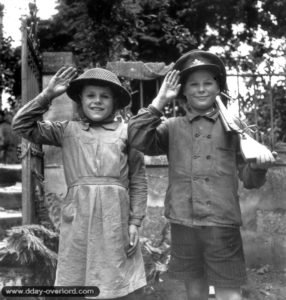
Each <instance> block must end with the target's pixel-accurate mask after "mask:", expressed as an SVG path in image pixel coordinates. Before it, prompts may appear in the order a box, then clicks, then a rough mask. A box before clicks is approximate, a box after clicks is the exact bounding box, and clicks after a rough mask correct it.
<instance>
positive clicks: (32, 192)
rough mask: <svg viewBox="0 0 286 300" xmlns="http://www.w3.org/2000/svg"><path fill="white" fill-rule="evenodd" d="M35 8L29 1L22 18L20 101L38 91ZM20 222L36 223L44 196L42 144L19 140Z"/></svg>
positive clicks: (39, 61) (39, 85) (38, 73)
mask: <svg viewBox="0 0 286 300" xmlns="http://www.w3.org/2000/svg"><path fill="white" fill-rule="evenodd" d="M36 11H37V8H36V6H35V5H34V6H33V4H32V5H31V4H30V14H31V15H30V16H29V18H27V19H25V20H24V19H23V20H22V28H21V30H22V53H21V63H22V70H21V76H22V79H21V80H22V104H25V103H27V102H28V101H30V100H31V99H33V98H34V97H35V96H36V95H38V94H39V93H40V92H41V90H42V74H41V69H42V68H41V65H42V64H41V59H40V55H39V52H38V50H37V49H38V46H37V38H36V27H37V26H36V24H37V23H36V22H37V21H36ZM21 158H22V223H23V224H32V223H39V219H40V217H39V215H40V214H39V211H40V208H41V206H42V202H43V199H44V188H43V181H44V163H43V152H42V146H41V145H36V144H33V143H30V142H29V141H27V140H26V139H22V144H21Z"/></svg>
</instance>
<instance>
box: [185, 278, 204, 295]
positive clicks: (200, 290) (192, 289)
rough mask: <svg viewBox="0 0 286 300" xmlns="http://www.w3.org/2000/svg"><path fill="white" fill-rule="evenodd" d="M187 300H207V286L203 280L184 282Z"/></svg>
mask: <svg viewBox="0 0 286 300" xmlns="http://www.w3.org/2000/svg"><path fill="white" fill-rule="evenodd" d="M185 287H186V290H187V295H188V300H208V295H209V286H208V284H207V282H206V280H205V278H199V279H191V280H186V281H185Z"/></svg>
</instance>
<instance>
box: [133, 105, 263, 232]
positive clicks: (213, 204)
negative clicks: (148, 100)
mask: <svg viewBox="0 0 286 300" xmlns="http://www.w3.org/2000/svg"><path fill="white" fill-rule="evenodd" d="M160 117H162V114H161V113H160V112H159V111H158V110H156V109H155V108H154V107H153V106H152V105H150V106H149V107H148V108H147V109H142V110H141V111H140V112H139V114H138V115H137V116H135V117H133V118H132V119H131V120H130V122H129V138H130V140H131V142H132V145H133V146H134V147H136V148H137V149H138V150H140V151H142V152H144V153H145V154H147V155H161V154H167V157H168V161H169V185H168V189H167V194H166V199H165V215H166V217H167V218H168V219H169V220H170V221H171V222H173V223H178V224H183V225H187V226H195V225H197V226H239V225H241V223H242V221H241V211H240V206H239V197H238V193H237V191H238V178H240V179H241V180H242V182H243V184H244V187H246V188H249V189H251V188H258V187H260V186H262V185H263V184H264V182H265V174H266V171H264V170H253V169H251V168H250V166H249V165H248V164H245V163H244V162H243V160H242V157H241V155H240V153H239V150H240V149H239V139H238V136H237V134H235V133H227V132H226V131H225V130H224V128H223V124H222V122H221V119H220V117H219V112H218V111H217V110H215V111H214V112H212V113H210V114H209V115H206V116H200V115H196V114H192V113H188V114H187V115H186V116H184V117H176V118H170V119H167V120H166V121H164V122H161V119H160Z"/></svg>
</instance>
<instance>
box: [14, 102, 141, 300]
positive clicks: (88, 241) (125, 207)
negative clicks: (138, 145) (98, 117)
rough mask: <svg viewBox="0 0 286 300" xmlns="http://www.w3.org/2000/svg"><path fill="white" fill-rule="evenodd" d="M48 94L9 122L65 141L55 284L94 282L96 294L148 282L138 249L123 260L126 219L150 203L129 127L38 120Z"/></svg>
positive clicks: (37, 137) (42, 138)
mask: <svg viewBox="0 0 286 300" xmlns="http://www.w3.org/2000/svg"><path fill="white" fill-rule="evenodd" d="M47 109H48V100H47V99H44V98H43V97H42V96H38V97H37V98H35V99H34V100H32V101H30V102H29V103H28V104H26V105H25V106H24V107H23V108H22V109H21V110H20V111H19V112H18V113H17V115H16V116H15V118H14V120H13V128H14V130H15V131H16V132H17V133H19V134H20V135H22V136H23V137H25V138H27V139H28V140H30V141H32V142H35V143H41V144H50V145H55V146H59V147H62V152H63V165H64V171H65V177H66V182H67V185H68V192H67V195H66V197H65V199H64V203H63V206H62V220H61V228H60V245H59V254H58V266H57V274H56V283H55V285H59V286H97V287H98V288H99V290H100V295H99V296H98V298H99V299H111V298H117V297H122V296H124V295H127V294H129V293H131V292H133V291H134V290H136V289H139V288H141V287H143V286H144V285H145V284H146V279H145V271H144V263H143V259H142V254H141V250H140V247H137V251H136V253H135V254H134V256H132V257H130V258H128V257H127V255H126V251H127V249H128V247H129V235H128V226H129V224H135V225H140V224H141V222H142V219H143V218H144V215H145V211H146V202H147V183H146V176H145V166H144V159H143V156H142V154H141V153H140V152H138V151H136V150H134V149H132V147H130V145H128V138H127V126H126V124H124V123H122V122H113V123H109V124H104V125H101V126H94V125H92V126H91V125H90V124H88V123H84V122H81V121H63V122H48V121H45V122H40V121H37V119H39V116H40V115H42V114H43V113H44V112H46V111H47Z"/></svg>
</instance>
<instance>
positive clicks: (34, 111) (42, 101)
mask: <svg viewBox="0 0 286 300" xmlns="http://www.w3.org/2000/svg"><path fill="white" fill-rule="evenodd" d="M49 105H50V99H47V98H46V97H45V96H43V95H42V94H39V95H38V96H37V97H36V98H34V99H33V100H31V101H29V102H28V103H27V104H25V105H24V106H23V107H22V108H21V109H20V110H19V111H18V112H17V113H16V115H15V116H14V118H13V121H12V128H13V130H14V132H15V133H16V134H17V135H20V136H22V137H23V138H25V139H27V140H29V141H31V142H33V143H36V144H46V145H53V146H58V147H60V146H61V144H62V138H63V134H64V129H65V127H66V126H67V124H68V121H54V122H51V121H43V120H42V118H43V114H44V113H45V112H46V111H48V109H49Z"/></svg>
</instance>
